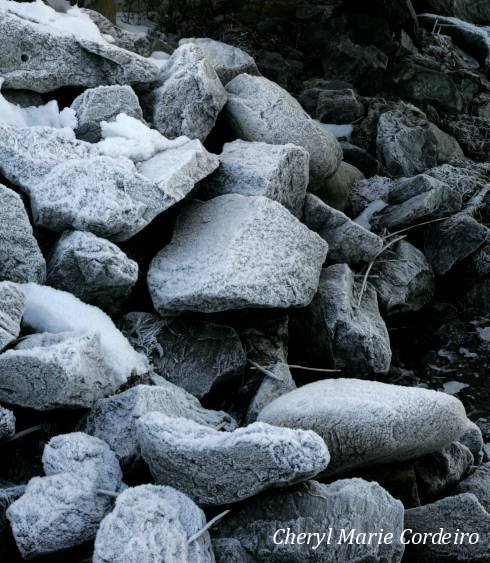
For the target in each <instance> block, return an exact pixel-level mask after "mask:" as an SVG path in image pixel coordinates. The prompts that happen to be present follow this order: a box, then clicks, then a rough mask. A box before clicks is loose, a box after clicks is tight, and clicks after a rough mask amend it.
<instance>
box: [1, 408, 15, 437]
mask: <svg viewBox="0 0 490 563" xmlns="http://www.w3.org/2000/svg"><path fill="white" fill-rule="evenodd" d="M13 434H15V415H14V413H13V412H12V411H9V410H8V409H4V408H3V407H0V440H3V439H4V438H9V437H10V436H12V435H13Z"/></svg>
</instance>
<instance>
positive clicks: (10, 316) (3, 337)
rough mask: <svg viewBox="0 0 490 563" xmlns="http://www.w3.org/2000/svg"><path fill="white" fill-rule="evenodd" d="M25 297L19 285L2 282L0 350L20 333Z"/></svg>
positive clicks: (0, 289)
mask: <svg viewBox="0 0 490 563" xmlns="http://www.w3.org/2000/svg"><path fill="white" fill-rule="evenodd" d="M24 305H25V297H24V294H23V293H22V290H21V289H20V287H19V286H18V285H16V284H15V283H11V282H0V352H1V351H2V350H3V349H4V348H5V347H6V346H7V345H8V344H10V343H11V342H12V341H14V340H15V339H16V338H17V337H18V336H19V334H20V323H21V321H22V315H23V314H24Z"/></svg>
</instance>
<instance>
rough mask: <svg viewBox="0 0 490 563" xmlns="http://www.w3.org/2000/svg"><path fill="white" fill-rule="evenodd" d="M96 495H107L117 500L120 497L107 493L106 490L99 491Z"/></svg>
mask: <svg viewBox="0 0 490 563" xmlns="http://www.w3.org/2000/svg"><path fill="white" fill-rule="evenodd" d="M96 493H97V494H98V495H106V496H108V497H112V498H117V497H118V496H119V495H118V494H117V493H115V492H113V491H107V490H106V489H97V491H96Z"/></svg>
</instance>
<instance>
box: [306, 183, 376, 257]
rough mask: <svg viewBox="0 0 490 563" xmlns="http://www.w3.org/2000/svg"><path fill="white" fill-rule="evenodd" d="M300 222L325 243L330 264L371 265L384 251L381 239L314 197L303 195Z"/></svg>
mask: <svg viewBox="0 0 490 563" xmlns="http://www.w3.org/2000/svg"><path fill="white" fill-rule="evenodd" d="M303 222H304V223H305V225H306V226H307V227H308V228H309V229H311V230H312V231H315V232H316V233H318V234H319V235H320V236H321V237H322V239H324V240H325V241H327V242H328V259H329V260H332V261H333V262H345V263H347V264H357V263H359V262H371V261H372V260H373V259H374V258H375V257H376V256H377V255H378V254H379V253H380V252H381V249H382V248H383V239H382V238H381V237H379V236H378V235H375V234H374V233H371V232H370V231H368V230H367V229H365V228H364V227H363V226H361V225H359V224H357V223H355V222H354V221H351V220H350V219H349V217H347V215H344V213H342V211H338V210H337V209H334V208H333V207H330V206H328V205H327V204H326V203H323V201H322V200H321V199H320V198H319V197H317V196H315V195H313V194H307V195H306V199H305V204H304V209H303Z"/></svg>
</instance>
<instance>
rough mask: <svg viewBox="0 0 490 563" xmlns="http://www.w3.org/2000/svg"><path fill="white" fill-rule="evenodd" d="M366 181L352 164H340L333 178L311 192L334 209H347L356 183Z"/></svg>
mask: <svg viewBox="0 0 490 563" xmlns="http://www.w3.org/2000/svg"><path fill="white" fill-rule="evenodd" d="M361 180H364V174H363V173H362V172H361V171H360V170H358V169H357V168H356V167H355V166H352V164H349V163H348V162H345V161H344V160H343V161H342V162H341V163H340V166H339V167H338V168H337V171H336V172H335V174H334V175H333V176H331V177H330V178H328V179H327V180H325V182H324V183H322V184H320V185H318V186H310V189H311V191H312V192H313V193H314V194H315V195H316V196H318V197H319V198H320V199H321V200H322V201H324V202H325V203H326V204H328V205H330V206H331V207H333V208H334V209H340V210H343V209H345V207H346V205H347V202H348V200H349V194H350V192H351V190H352V187H353V186H354V184H355V183H356V182H360V181H361Z"/></svg>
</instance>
